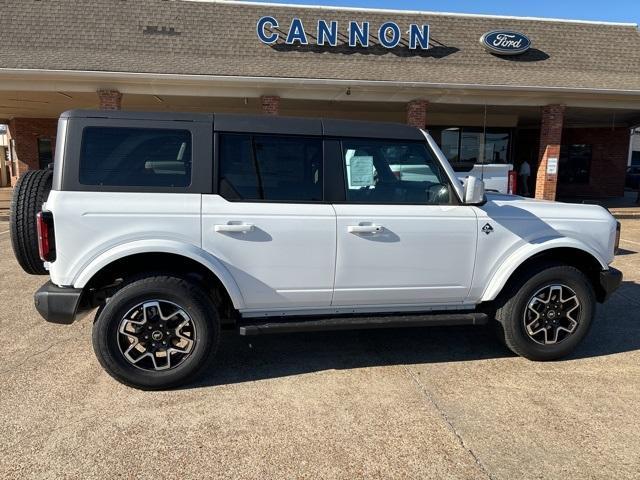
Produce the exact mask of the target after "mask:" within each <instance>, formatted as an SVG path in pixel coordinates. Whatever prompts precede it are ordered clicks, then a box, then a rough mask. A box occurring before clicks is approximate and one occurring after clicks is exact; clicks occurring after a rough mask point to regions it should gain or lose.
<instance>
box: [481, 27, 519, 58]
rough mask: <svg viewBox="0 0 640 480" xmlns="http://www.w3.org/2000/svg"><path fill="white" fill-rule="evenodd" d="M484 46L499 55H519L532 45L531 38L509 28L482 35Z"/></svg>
mask: <svg viewBox="0 0 640 480" xmlns="http://www.w3.org/2000/svg"><path fill="white" fill-rule="evenodd" d="M480 43H481V44H482V46H483V47H484V48H485V49H487V50H489V51H490V52H491V53H496V54H498V55H519V54H521V53H524V52H526V51H527V50H529V48H530V47H531V40H529V38H528V37H527V36H526V35H523V34H522V33H518V32H511V31H509V30H494V31H492V32H487V33H485V34H484V35H482V37H480Z"/></svg>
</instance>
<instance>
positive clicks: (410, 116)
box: [407, 100, 429, 128]
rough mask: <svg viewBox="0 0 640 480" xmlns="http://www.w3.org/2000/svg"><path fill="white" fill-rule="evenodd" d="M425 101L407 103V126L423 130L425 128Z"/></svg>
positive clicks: (426, 102) (427, 104) (426, 104)
mask: <svg viewBox="0 0 640 480" xmlns="http://www.w3.org/2000/svg"><path fill="white" fill-rule="evenodd" d="M428 106H429V102H428V101H427V100H411V101H410V102H409V103H407V125H411V126H412V127H418V128H425V127H426V126H427V107H428Z"/></svg>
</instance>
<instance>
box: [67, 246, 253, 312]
mask: <svg viewBox="0 0 640 480" xmlns="http://www.w3.org/2000/svg"><path fill="white" fill-rule="evenodd" d="M150 271H154V272H158V271H163V272H169V273H183V274H185V275H198V276H200V277H202V278H203V280H205V281H207V284H209V285H214V286H218V287H220V288H219V290H221V293H222V294H224V295H225V296H226V297H227V299H228V301H229V304H230V306H231V307H232V308H234V309H240V308H243V306H244V298H243V297H242V293H241V292H240V289H239V288H238V285H237V284H236V282H235V280H234V279H233V277H232V276H231V274H230V272H229V271H228V270H227V268H226V267H225V266H224V264H223V263H222V262H221V261H220V260H219V259H218V258H216V257H215V256H213V255H211V254H209V253H208V252H205V251H203V250H202V249H200V248H199V247H196V246H195V245H185V244H181V243H179V242H174V241H162V242H155V243H154V244H152V245H150V244H149V243H148V242H147V241H137V242H132V243H130V244H125V245H119V246H117V247H114V248H112V249H110V250H108V251H106V252H104V253H102V254H101V255H99V256H98V257H96V258H95V259H93V260H92V261H91V262H90V263H89V264H88V265H86V266H85V267H84V268H82V269H81V270H80V272H79V273H78V274H77V275H76V277H75V279H74V281H73V287H74V288H83V289H85V288H96V287H98V286H100V284H101V283H104V282H108V279H110V278H114V276H118V275H120V276H122V275H126V276H130V275H135V274H139V273H144V272H150Z"/></svg>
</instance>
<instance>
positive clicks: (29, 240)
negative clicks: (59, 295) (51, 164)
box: [9, 170, 53, 275]
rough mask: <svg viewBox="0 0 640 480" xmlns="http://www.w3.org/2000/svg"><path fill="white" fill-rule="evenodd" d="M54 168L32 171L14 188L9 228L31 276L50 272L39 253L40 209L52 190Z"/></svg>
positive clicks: (15, 250)
mask: <svg viewBox="0 0 640 480" xmlns="http://www.w3.org/2000/svg"><path fill="white" fill-rule="evenodd" d="M52 178H53V172H52V171H51V170H29V171H28V172H25V173H24V174H23V175H22V176H21V177H20V178H19V179H18V183H16V186H15V187H14V188H13V196H12V197H11V216H10V224H9V229H10V231H11V245H12V247H13V253H14V254H15V256H16V258H17V259H18V263H19V264H20V266H21V267H22V269H23V270H24V271H25V272H27V273H29V274H31V275H47V273H48V272H47V270H46V269H45V268H44V263H43V262H42V260H41V259H40V253H39V252H38V231H37V218H36V216H37V215H38V212H40V211H41V210H42V204H43V203H44V202H45V201H46V200H47V197H48V196H49V192H50V191H51V181H52Z"/></svg>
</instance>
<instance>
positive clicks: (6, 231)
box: [0, 230, 9, 235]
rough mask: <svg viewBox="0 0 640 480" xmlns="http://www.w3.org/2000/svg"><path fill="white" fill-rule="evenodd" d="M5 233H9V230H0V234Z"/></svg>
mask: <svg viewBox="0 0 640 480" xmlns="http://www.w3.org/2000/svg"><path fill="white" fill-rule="evenodd" d="M5 233H9V230H5V231H4V232H0V235H3V234H5Z"/></svg>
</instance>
